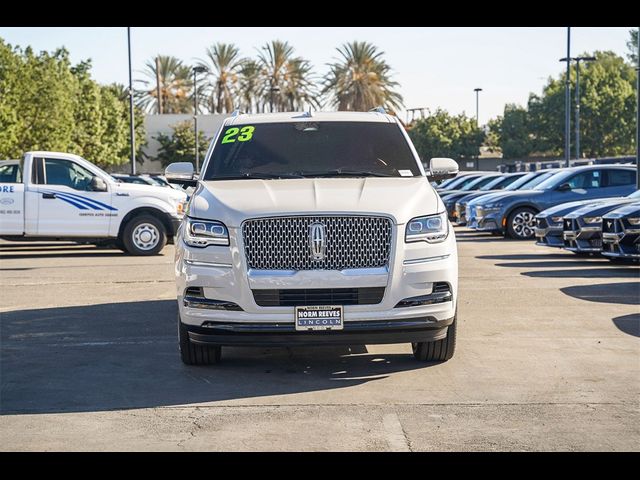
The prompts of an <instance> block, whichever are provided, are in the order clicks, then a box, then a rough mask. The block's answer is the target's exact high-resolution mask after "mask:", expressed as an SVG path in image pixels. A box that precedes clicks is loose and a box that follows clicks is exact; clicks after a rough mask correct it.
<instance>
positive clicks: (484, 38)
mask: <svg viewBox="0 0 640 480" xmlns="http://www.w3.org/2000/svg"><path fill="white" fill-rule="evenodd" d="M631 28H632V27H573V28H572V29H571V55H572V56H575V55H578V54H582V53H585V52H589V53H591V52H593V51H595V50H612V51H614V52H615V53H617V54H618V55H622V56H625V58H626V53H627V47H626V42H627V40H628V39H629V30H631ZM0 37H1V38H3V39H4V40H5V41H7V42H8V43H10V44H12V45H19V46H21V47H26V46H27V45H31V46H32V47H33V48H34V49H35V50H36V51H40V50H49V51H51V50H53V49H55V48H58V47H61V46H65V47H66V48H67V49H68V50H69V51H70V55H71V60H72V61H73V62H74V63H76V62H79V61H80V60H84V59H87V58H90V59H91V60H92V64H93V68H92V75H93V77H94V78H95V79H96V80H97V81H98V82H101V83H111V82H118V83H122V84H128V63H127V34H126V28H125V27H104V28H103V27H100V28H99V27H0ZM274 39H280V40H286V41H288V42H289V43H290V44H291V45H293V47H294V48H295V53H296V55H299V56H302V57H304V58H306V59H308V60H310V61H311V63H312V64H313V65H314V67H315V72H316V73H317V74H318V75H322V74H324V73H325V72H326V71H327V66H326V64H327V63H329V62H331V61H333V60H334V59H336V58H337V56H338V52H337V51H336V47H338V46H340V45H341V44H343V43H345V42H349V41H353V40H360V41H362V40H365V41H368V42H371V43H373V44H374V45H376V46H377V47H379V48H380V50H382V51H384V52H385V59H386V60H387V62H388V63H389V65H390V66H391V68H392V71H393V77H392V78H393V79H394V80H396V81H397V82H399V84H400V86H399V92H400V93H401V94H402V95H403V97H404V104H405V107H406V108H416V107H426V108H428V109H430V110H431V111H433V110H435V109H436V108H439V107H440V108H444V109H446V110H448V111H449V112H451V113H453V114H458V113H463V112H464V113H466V114H467V115H469V116H475V109H476V101H475V95H476V94H475V92H474V88H482V92H480V115H479V118H480V123H481V124H484V123H486V122H487V121H488V120H489V119H490V118H494V117H495V116H497V115H500V114H502V112H503V109H504V105H505V104H506V103H517V104H520V105H525V104H526V102H527V99H528V97H529V93H530V92H534V93H538V94H539V93H540V92H541V91H542V87H543V86H544V84H545V83H546V80H547V78H548V77H549V76H556V75H558V74H559V73H560V72H561V70H562V69H563V65H564V64H563V63H560V62H559V59H560V58H561V57H564V56H566V48H567V46H566V28H564V27H540V28H539V27H513V28H511V27H473V28H470V27H464V28H454V27H353V28H349V27H132V29H131V43H132V62H133V70H134V74H133V76H134V79H136V78H143V75H142V74H141V73H140V71H141V70H142V69H143V68H144V64H145V62H146V61H147V60H149V59H151V58H153V57H154V56H155V55H157V54H163V55H174V56H176V57H178V58H180V59H182V60H183V61H184V62H185V63H188V64H192V63H195V61H196V59H198V58H203V57H204V53H205V49H206V48H207V47H208V46H210V45H212V44H213V43H215V42H228V43H235V44H236V45H237V46H238V47H239V48H240V51H241V53H242V54H243V55H246V56H253V57H255V56H256V54H257V49H258V48H259V47H260V46H262V45H264V44H265V43H266V42H268V41H270V40H274ZM134 86H135V83H134ZM401 114H402V118H403V119H404V118H405V114H404V113H401Z"/></svg>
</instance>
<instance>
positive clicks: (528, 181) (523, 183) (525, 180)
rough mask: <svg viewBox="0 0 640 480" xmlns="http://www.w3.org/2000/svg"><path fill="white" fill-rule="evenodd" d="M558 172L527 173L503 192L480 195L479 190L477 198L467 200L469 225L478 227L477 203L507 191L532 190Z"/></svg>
mask: <svg viewBox="0 0 640 480" xmlns="http://www.w3.org/2000/svg"><path fill="white" fill-rule="evenodd" d="M557 172H558V170H539V171H537V172H531V173H528V174H526V175H525V176H524V177H522V178H520V179H519V180H516V181H515V182H513V183H512V184H511V185H509V186H508V187H506V188H505V189H504V190H502V191H501V192H493V193H483V194H482V195H480V192H477V193H478V195H477V196H476V197H475V198H472V199H471V200H468V201H466V205H465V217H466V222H467V227H469V228H473V229H478V226H479V222H478V220H479V219H478V217H477V210H476V207H477V205H479V204H482V203H486V202H488V201H490V200H491V199H492V198H493V197H494V196H499V195H501V194H503V193H505V192H512V191H515V190H531V189H532V188H533V187H535V186H536V185H538V184H540V183H542V182H544V181H545V180H546V179H547V178H549V177H551V176H552V175H555V174H556V173H557ZM462 201H463V202H464V201H465V200H464V199H463V200H462ZM496 233H497V232H496Z"/></svg>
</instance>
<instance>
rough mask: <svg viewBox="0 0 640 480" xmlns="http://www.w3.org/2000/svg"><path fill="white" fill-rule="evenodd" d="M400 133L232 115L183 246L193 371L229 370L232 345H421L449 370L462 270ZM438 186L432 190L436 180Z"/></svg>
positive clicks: (177, 175)
mask: <svg viewBox="0 0 640 480" xmlns="http://www.w3.org/2000/svg"><path fill="white" fill-rule="evenodd" d="M429 170H430V171H429V172H426V173H425V171H424V169H423V166H422V163H421V162H420V159H419V157H418V154H417V153H416V151H415V148H414V147H413V144H412V143H411V140H410V139H409V137H408V135H407V133H406V132H405V130H404V129H403V127H402V125H401V124H400V123H399V122H398V120H397V119H396V118H395V117H393V116H390V115H387V114H385V113H383V111H382V110H381V109H380V110H376V111H372V112H367V113H361V112H331V113H329V112H326V113H324V112H317V113H316V112H314V113H310V112H305V113H274V114H255V115H253V114H251V115H248V114H234V115H233V116H232V117H230V118H228V119H226V120H225V122H224V124H223V126H222V127H221V129H220V131H219V132H218V134H217V136H216V137H215V138H214V140H213V141H212V143H211V146H210V147H209V150H208V152H207V155H206V158H205V160H204V163H203V167H202V173H201V175H200V176H199V178H197V179H196V178H195V176H194V174H193V167H192V165H191V164H190V163H176V164H172V165H170V166H168V167H167V169H166V176H167V178H168V179H170V181H172V182H174V183H182V184H183V185H189V184H191V185H195V186H196V189H195V191H194V192H193V195H192V196H191V199H190V202H189V205H188V207H187V214H186V215H185V218H184V220H183V222H182V224H181V226H180V228H179V230H178V235H177V239H176V242H175V243H176V262H175V273H176V279H177V290H178V292H177V295H178V303H179V318H178V330H179V343H180V352H181V357H182V361H183V362H184V363H186V364H190V365H201V364H212V363H216V362H218V361H219V360H220V357H221V348H222V346H227V345H246V346H248V345H253V346H256V345H271V346H293V345H335V344H346V345H363V344H376V343H405V342H406V343H411V344H412V346H413V353H414V356H415V357H416V358H417V359H418V360H423V361H443V360H448V359H450V358H451V357H452V356H453V352H454V348H455V340H456V304H457V300H458V296H457V293H458V258H457V250H456V240H455V235H454V232H453V229H452V227H451V225H450V224H449V221H448V220H447V212H446V209H445V207H444V205H443V203H442V201H441V200H440V197H439V196H438V195H437V194H436V192H435V191H434V189H433V188H432V187H431V185H430V181H431V180H437V179H439V178H443V177H445V178H446V177H451V176H453V175H455V174H456V173H457V170H458V167H457V164H456V163H455V162H454V161H453V160H451V159H444V158H434V159H432V160H431V163H430V167H429ZM428 176H429V178H428Z"/></svg>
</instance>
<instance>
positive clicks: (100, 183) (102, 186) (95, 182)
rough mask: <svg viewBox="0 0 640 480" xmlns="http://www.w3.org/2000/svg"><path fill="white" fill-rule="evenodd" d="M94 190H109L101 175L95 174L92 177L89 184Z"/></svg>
mask: <svg viewBox="0 0 640 480" xmlns="http://www.w3.org/2000/svg"><path fill="white" fill-rule="evenodd" d="M89 186H90V187H91V191H92V192H106V191H107V183H106V182H105V181H104V180H103V179H102V178H100V177H98V176H95V177H93V178H92V179H91V183H90V184H89Z"/></svg>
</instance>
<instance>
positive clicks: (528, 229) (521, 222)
mask: <svg viewBox="0 0 640 480" xmlns="http://www.w3.org/2000/svg"><path fill="white" fill-rule="evenodd" d="M635 177H636V171H635V167H633V166H623V165H590V166H585V167H574V168H568V169H565V170H561V171H559V172H558V173H556V174H554V175H552V176H551V177H549V178H548V179H546V180H545V181H543V182H542V183H540V184H538V185H537V186H536V187H534V188H533V189H531V190H517V191H513V192H504V193H496V194H492V195H491V196H490V198H489V199H486V200H485V197H481V198H482V201H481V202H479V203H478V204H477V206H476V216H477V218H478V221H477V228H476V230H479V231H486V232H499V233H502V234H504V235H508V236H509V237H511V238H515V239H518V240H526V239H531V238H533V236H534V234H535V216H536V214H537V213H538V212H540V211H542V210H546V209H547V208H550V207H553V206H555V205H559V204H561V203H567V202H572V201H578V200H589V199H596V198H608V197H621V196H625V195H629V194H630V193H632V192H633V191H634V190H635V182H636V178H635Z"/></svg>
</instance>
